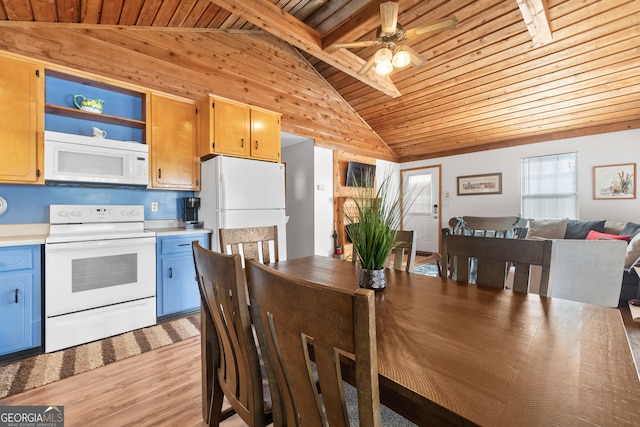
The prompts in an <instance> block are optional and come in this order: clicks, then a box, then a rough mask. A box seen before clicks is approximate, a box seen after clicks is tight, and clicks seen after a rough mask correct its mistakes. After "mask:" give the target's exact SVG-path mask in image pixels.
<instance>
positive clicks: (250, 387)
mask: <svg viewBox="0 0 640 427" xmlns="http://www.w3.org/2000/svg"><path fill="white" fill-rule="evenodd" d="M193 258H194V262H195V267H196V275H197V279H198V285H199V289H200V295H201V299H202V308H203V310H202V313H203V314H204V317H205V319H203V320H204V321H205V327H204V328H203V329H204V331H206V332H203V335H202V340H203V345H202V352H203V355H202V370H203V374H204V375H203V384H202V386H203V394H206V395H205V399H203V402H204V404H205V405H208V407H207V408H205V411H204V417H205V421H207V422H208V424H209V425H210V426H217V425H218V424H219V423H220V422H221V421H222V420H224V419H226V418H228V417H229V416H230V415H233V412H235V413H237V414H238V415H239V416H240V418H242V420H243V421H244V422H245V423H247V425H249V426H252V427H262V426H265V425H268V424H269V423H271V422H272V421H273V417H272V411H271V409H272V408H271V407H272V405H271V393H270V389H269V387H268V384H269V383H268V381H267V380H266V379H265V374H263V373H262V372H261V363H260V357H259V353H258V348H257V347H256V341H255V336H254V334H253V330H252V324H251V318H250V313H249V307H248V306H247V303H246V301H248V297H247V294H246V292H247V284H246V279H245V274H244V271H243V269H242V265H241V260H240V255H238V254H234V255H225V254H221V253H218V252H213V251H210V250H208V249H205V248H203V247H202V246H200V245H199V244H198V242H193ZM214 331H215V332H214ZM224 397H226V398H227V401H228V402H229V403H230V405H231V409H232V411H226V412H224V413H223V412H222V403H223V398H224Z"/></svg>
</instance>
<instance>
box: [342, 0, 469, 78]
mask: <svg viewBox="0 0 640 427" xmlns="http://www.w3.org/2000/svg"><path fill="white" fill-rule="evenodd" d="M456 25H458V19H457V18H456V17H455V16H453V15H451V16H449V17H447V18H443V19H440V20H438V21H434V22H431V23H429V24H426V25H422V26H419V27H415V28H411V29H409V30H406V31H405V30H404V29H403V28H402V25H400V24H399V23H398V3H396V2H392V1H388V2H385V3H382V4H380V27H378V30H377V31H376V38H375V40H362V41H355V42H346V43H334V44H333V45H331V47H333V48H356V47H368V46H380V49H379V50H378V51H377V52H376V53H375V55H373V57H371V59H369V60H368V61H367V62H366V63H365V64H364V66H363V67H362V68H361V69H360V71H358V74H366V73H367V72H369V70H370V69H371V67H373V66H374V65H375V66H376V68H375V70H376V73H377V74H380V75H387V74H389V73H390V72H391V71H392V70H393V69H394V68H403V67H406V66H407V65H409V64H412V65H413V66H414V67H419V66H420V65H423V64H425V63H426V62H427V60H426V59H424V58H423V57H422V56H420V54H419V53H418V52H416V51H415V50H413V49H412V48H411V47H409V46H407V45H404V44H402V42H403V41H405V40H409V39H414V38H418V37H423V36H427V35H430V34H433V33H436V32H439V31H444V30H449V29H452V28H455V27H456Z"/></svg>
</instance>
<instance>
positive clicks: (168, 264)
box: [156, 234, 209, 320]
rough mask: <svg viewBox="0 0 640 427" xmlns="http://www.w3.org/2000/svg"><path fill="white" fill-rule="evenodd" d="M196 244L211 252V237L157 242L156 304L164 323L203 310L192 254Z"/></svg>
mask: <svg viewBox="0 0 640 427" xmlns="http://www.w3.org/2000/svg"><path fill="white" fill-rule="evenodd" d="M194 240H197V241H198V243H200V245H201V246H203V247H205V248H207V249H208V248H209V234H188V235H178V236H166V237H162V236H160V237H158V238H157V240H156V255H157V260H156V261H157V262H156V268H157V272H156V273H157V281H158V285H157V286H158V288H157V295H156V301H157V305H158V307H157V316H158V318H159V319H161V320H163V319H168V318H170V317H175V316H179V315H183V314H186V313H189V312H194V311H198V310H200V291H199V290H198V283H197V282H196V269H195V266H194V264H193V254H192V251H191V242H193V241H194Z"/></svg>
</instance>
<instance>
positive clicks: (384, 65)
mask: <svg viewBox="0 0 640 427" xmlns="http://www.w3.org/2000/svg"><path fill="white" fill-rule="evenodd" d="M391 71H393V65H392V64H391V61H385V62H379V63H378V64H377V65H376V74H379V75H381V76H386V75H387V74H389V73H390V72H391Z"/></svg>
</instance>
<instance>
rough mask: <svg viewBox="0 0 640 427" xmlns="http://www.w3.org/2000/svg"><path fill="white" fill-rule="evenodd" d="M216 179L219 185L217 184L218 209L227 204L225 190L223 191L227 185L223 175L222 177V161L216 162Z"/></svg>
mask: <svg viewBox="0 0 640 427" xmlns="http://www.w3.org/2000/svg"><path fill="white" fill-rule="evenodd" d="M218 181H219V182H220V185H219V186H218V209H222V208H223V207H225V206H227V203H226V202H227V200H226V192H225V189H226V188H227V186H226V185H225V177H224V171H223V168H222V161H220V162H219V163H218Z"/></svg>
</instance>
